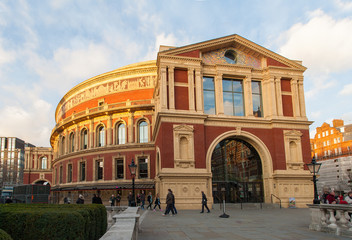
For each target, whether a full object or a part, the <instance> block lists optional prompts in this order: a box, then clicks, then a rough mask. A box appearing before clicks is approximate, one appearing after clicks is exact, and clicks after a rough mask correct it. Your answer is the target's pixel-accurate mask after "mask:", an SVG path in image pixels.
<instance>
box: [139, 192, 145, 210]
mask: <svg viewBox="0 0 352 240" xmlns="http://www.w3.org/2000/svg"><path fill="white" fill-rule="evenodd" d="M140 198H141V209H144V204H145V193H144V191H143V190H142V193H141V196H140Z"/></svg>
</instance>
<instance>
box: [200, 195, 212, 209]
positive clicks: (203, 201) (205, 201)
mask: <svg viewBox="0 0 352 240" xmlns="http://www.w3.org/2000/svg"><path fill="white" fill-rule="evenodd" d="M207 201H208V199H207V196H205V193H204V192H203V191H202V211H201V212H200V213H204V207H205V208H206V209H207V210H208V213H210V210H209V208H208V206H207Z"/></svg>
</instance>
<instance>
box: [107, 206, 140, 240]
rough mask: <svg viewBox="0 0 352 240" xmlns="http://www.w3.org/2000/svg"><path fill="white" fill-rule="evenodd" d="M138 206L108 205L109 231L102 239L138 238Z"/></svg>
mask: <svg viewBox="0 0 352 240" xmlns="http://www.w3.org/2000/svg"><path fill="white" fill-rule="evenodd" d="M138 209H139V208H138V207H106V211H107V213H108V216H107V217H108V231H107V232H106V233H105V234H104V236H102V237H101V238H100V240H113V239H123V240H137V238H138V228H139V217H140V215H139V214H138Z"/></svg>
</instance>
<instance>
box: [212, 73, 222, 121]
mask: <svg viewBox="0 0 352 240" xmlns="http://www.w3.org/2000/svg"><path fill="white" fill-rule="evenodd" d="M214 85H215V104H216V114H219V115H221V114H224V97H223V95H222V73H218V74H217V75H216V76H215V79H214Z"/></svg>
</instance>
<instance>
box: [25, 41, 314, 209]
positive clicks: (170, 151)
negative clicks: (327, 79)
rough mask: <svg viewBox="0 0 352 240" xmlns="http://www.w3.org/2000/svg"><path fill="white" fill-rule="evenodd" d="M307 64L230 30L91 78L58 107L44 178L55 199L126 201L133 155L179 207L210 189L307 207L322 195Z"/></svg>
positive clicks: (150, 183) (151, 184) (140, 177)
mask: <svg viewBox="0 0 352 240" xmlns="http://www.w3.org/2000/svg"><path fill="white" fill-rule="evenodd" d="M305 70H306V68H305V67H304V66H302V64H301V62H299V61H295V60H289V59H287V58H285V57H283V56H280V55H278V54H276V53H274V52H271V51H270V50H268V49H265V48H263V47H261V46H259V45H257V44H255V43H253V42H251V41H249V40H247V39H245V38H243V37H241V36H238V35H231V36H227V37H223V38H218V39H213V40H209V41H205V42H201V43H195V44H191V45H187V46H183V47H177V48H176V47H166V46H160V50H159V53H158V57H157V60H156V61H149V62H142V63H136V64H132V65H128V66H126V67H123V68H119V69H117V70H114V71H112V72H108V73H104V74H101V75H99V76H96V77H93V78H91V79H88V80H86V81H84V82H82V83H81V84H79V85H77V86H76V87H74V88H72V89H71V90H70V91H69V92H68V93H67V94H66V95H65V96H64V97H63V98H62V100H61V101H60V103H59V105H58V106H57V110H56V114H55V118H56V123H57V124H56V126H55V128H54V129H53V131H52V134H51V138H50V141H51V146H52V155H53V157H52V159H51V162H50V163H49V164H48V166H50V167H49V168H48V170H50V171H51V172H52V178H51V179H50V177H49V176H48V177H44V178H46V179H47V180H48V181H49V183H50V184H51V186H52V191H53V201H54V202H62V199H63V198H64V197H65V196H71V197H72V198H76V197H77V195H78V194H84V195H85V196H86V197H87V198H90V197H91V195H92V194H93V193H96V192H98V193H99V194H100V195H101V196H102V198H103V200H105V201H107V200H108V197H109V196H110V195H111V194H112V193H116V192H119V193H121V194H122V195H123V199H125V196H126V195H127V193H128V192H129V191H131V176H130V173H129V170H128V165H129V164H130V163H131V161H132V159H134V160H135V162H136V164H137V165H138V169H137V177H136V188H137V191H139V190H141V189H143V190H146V191H152V192H153V193H159V194H160V196H161V197H162V199H161V200H162V202H164V200H165V196H166V194H167V189H168V188H171V189H172V190H173V191H174V194H175V197H176V201H177V206H178V207H179V208H198V207H199V203H200V199H201V191H204V192H205V193H206V195H207V196H208V198H209V202H210V203H213V202H219V201H221V200H222V199H225V200H226V201H227V202H266V203H269V202H270V199H271V196H272V194H274V195H275V196H277V197H279V198H280V199H281V200H282V202H283V204H284V206H285V205H286V206H287V205H288V201H289V198H290V197H294V198H295V199H296V204H297V206H299V207H305V204H307V203H310V202H311V200H312V197H313V187H312V183H311V175H310V173H309V171H308V170H307V169H306V168H305V167H304V164H305V163H308V162H310V161H311V159H310V153H311V152H310V144H309V125H310V124H311V122H309V121H308V120H307V117H306V113H305V101H304V90H303V72H304V71H305ZM26 156H27V161H28V162H27V165H26V166H27V167H26V169H25V179H26V178H27V179H30V183H35V182H36V181H38V180H39V179H40V176H39V177H37V176H38V175H36V177H33V178H32V176H28V174H33V170H34V169H38V166H40V164H38V159H40V156H41V155H40V154H34V155H33V154H26ZM48 156H50V154H49V155H48ZM48 158H49V157H48ZM29 168H31V169H32V171H31V172H29ZM38 170H39V169H38ZM26 174H27V175H26Z"/></svg>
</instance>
